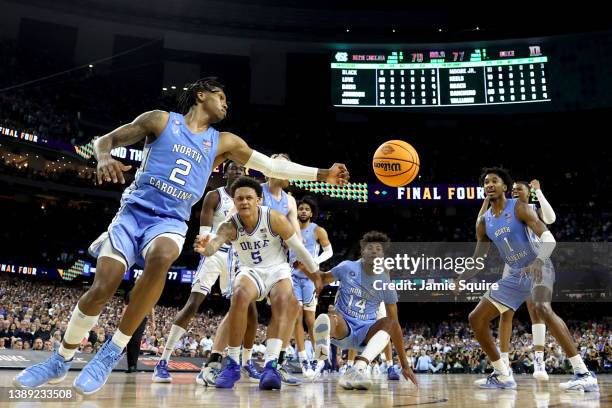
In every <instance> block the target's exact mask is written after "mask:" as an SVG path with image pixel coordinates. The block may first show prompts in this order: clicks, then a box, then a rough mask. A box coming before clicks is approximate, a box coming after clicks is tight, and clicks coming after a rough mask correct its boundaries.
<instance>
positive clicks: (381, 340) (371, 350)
mask: <svg viewBox="0 0 612 408" xmlns="http://www.w3.org/2000/svg"><path fill="white" fill-rule="evenodd" d="M390 338H391V336H389V333H387V332H386V331H384V330H381V331H379V332H377V333H376V334H375V335H374V336H372V338H371V339H370V341H368V344H367V345H366V347H365V349H364V350H363V353H361V356H362V357H363V358H365V359H367V360H368V361H372V360H374V359H375V358H376V356H377V355H379V354H380V352H381V351H383V350H384V349H385V347H387V343H389V339H390ZM355 366H357V364H355Z"/></svg>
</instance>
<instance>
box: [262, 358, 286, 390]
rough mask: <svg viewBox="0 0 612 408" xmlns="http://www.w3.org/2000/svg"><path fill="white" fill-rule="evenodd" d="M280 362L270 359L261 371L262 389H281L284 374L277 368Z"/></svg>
mask: <svg viewBox="0 0 612 408" xmlns="http://www.w3.org/2000/svg"><path fill="white" fill-rule="evenodd" d="M277 364H278V362H277V361H276V360H272V361H268V363H267V364H266V366H265V367H264V370H263V372H262V373H261V379H260V380H259V389H260V390H280V389H281V385H282V384H284V381H283V379H282V375H281V373H280V372H279V370H277ZM289 385H292V384H289Z"/></svg>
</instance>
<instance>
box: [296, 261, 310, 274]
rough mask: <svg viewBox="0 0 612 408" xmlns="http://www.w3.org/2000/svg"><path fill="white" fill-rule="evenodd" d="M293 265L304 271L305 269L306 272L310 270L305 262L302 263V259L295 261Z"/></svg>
mask: <svg viewBox="0 0 612 408" xmlns="http://www.w3.org/2000/svg"><path fill="white" fill-rule="evenodd" d="M293 267H294V268H295V269H299V270H300V271H302V272H304V271H306V272H310V271H309V270H308V269H306V266H304V264H303V263H301V262H300V261H295V262H294V263H293Z"/></svg>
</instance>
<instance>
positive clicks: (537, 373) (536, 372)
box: [533, 357, 548, 381]
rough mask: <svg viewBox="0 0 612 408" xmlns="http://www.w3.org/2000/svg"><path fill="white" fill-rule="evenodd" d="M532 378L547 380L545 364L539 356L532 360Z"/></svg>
mask: <svg viewBox="0 0 612 408" xmlns="http://www.w3.org/2000/svg"><path fill="white" fill-rule="evenodd" d="M533 378H535V379H536V380H538V381H548V373H547V372H546V364H545V363H544V361H543V360H542V359H541V358H537V357H536V359H535V361H534V362H533Z"/></svg>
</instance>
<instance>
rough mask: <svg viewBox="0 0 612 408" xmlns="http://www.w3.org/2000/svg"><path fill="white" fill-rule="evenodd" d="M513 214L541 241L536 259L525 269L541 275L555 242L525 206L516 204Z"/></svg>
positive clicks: (543, 225)
mask: <svg viewBox="0 0 612 408" xmlns="http://www.w3.org/2000/svg"><path fill="white" fill-rule="evenodd" d="M514 214H515V215H516V218H517V219H518V220H519V221H521V222H522V223H524V224H526V225H527V227H528V228H529V229H531V230H532V231H533V232H535V234H536V235H537V236H538V237H540V240H541V241H542V243H541V244H540V245H539V249H538V254H537V258H536V259H535V260H534V261H533V262H532V263H531V264H530V265H529V266H528V268H527V272H529V273H531V274H539V273H541V269H542V265H543V264H544V261H545V260H547V259H548V258H550V256H551V255H552V253H553V251H554V250H555V246H556V245H557V241H556V240H555V237H554V236H553V234H552V233H551V232H550V231H549V230H548V228H547V227H546V225H545V224H544V223H543V222H542V221H541V220H540V218H538V216H537V214H535V213H534V212H533V211H531V209H530V208H529V207H528V206H527V204H525V203H522V202H517V203H516V206H515V207H514Z"/></svg>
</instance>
